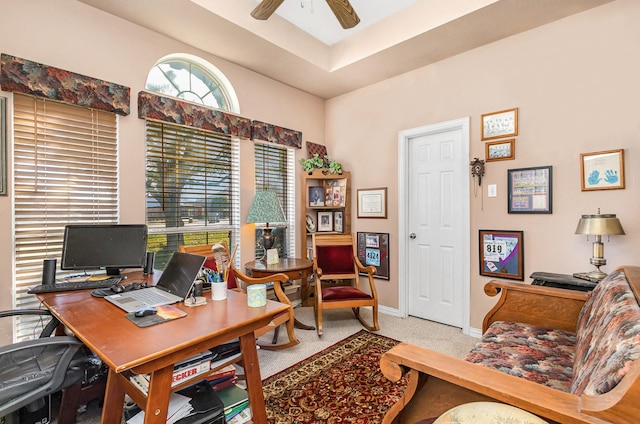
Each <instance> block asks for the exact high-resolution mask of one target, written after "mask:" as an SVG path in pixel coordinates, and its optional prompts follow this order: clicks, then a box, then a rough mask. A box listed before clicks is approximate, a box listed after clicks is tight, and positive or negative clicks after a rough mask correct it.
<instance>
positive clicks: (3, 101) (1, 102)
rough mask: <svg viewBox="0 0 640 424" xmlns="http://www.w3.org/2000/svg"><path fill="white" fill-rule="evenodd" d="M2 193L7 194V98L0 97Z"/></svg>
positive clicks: (0, 179) (0, 172)
mask: <svg viewBox="0 0 640 424" xmlns="http://www.w3.org/2000/svg"><path fill="white" fill-rule="evenodd" d="M0 195H1V196H6V195H7V98H6V97H0Z"/></svg>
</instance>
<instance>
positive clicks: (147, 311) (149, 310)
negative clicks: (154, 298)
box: [133, 306, 158, 317]
mask: <svg viewBox="0 0 640 424" xmlns="http://www.w3.org/2000/svg"><path fill="white" fill-rule="evenodd" d="M156 312H158V310H157V309H156V308H154V307H153V306H145V307H144V308H140V309H136V310H135V311H134V312H133V315H134V316H136V317H146V316H148V315H153V314H155V313H156Z"/></svg>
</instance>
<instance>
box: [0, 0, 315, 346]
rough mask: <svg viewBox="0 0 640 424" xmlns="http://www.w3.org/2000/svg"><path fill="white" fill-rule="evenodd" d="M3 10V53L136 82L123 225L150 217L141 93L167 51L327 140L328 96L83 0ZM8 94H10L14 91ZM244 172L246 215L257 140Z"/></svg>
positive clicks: (249, 253)
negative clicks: (205, 66) (189, 57)
mask: <svg viewBox="0 0 640 424" xmlns="http://www.w3.org/2000/svg"><path fill="white" fill-rule="evenodd" d="M2 15H3V20H2V25H0V40H2V42H1V43H0V51H1V52H2V53H7V54H11V55H14V56H18V57H22V58H25V59H29V60H33V61H36V62H40V63H44V64H47V65H51V66H55V67H59V68H63V69H67V70H70V71H73V72H77V73H80V74H84V75H89V76H92V77H95V78H100V79H104V80H107V81H112V82H116V83H118V84H123V85H125V86H128V87H130V88H131V100H132V101H131V115H129V116H126V117H120V118H119V119H120V121H119V126H120V140H121V142H120V146H121V152H120V159H121V161H122V162H121V163H122V168H121V175H120V184H121V193H122V202H121V216H122V222H123V223H136V222H144V221H145V178H144V172H145V167H144V162H145V155H144V121H143V120H141V119H138V117H137V116H138V110H137V94H138V92H139V91H141V90H142V89H143V88H144V83H145V80H146V76H147V73H148V72H149V70H150V69H151V68H152V67H153V65H154V64H155V62H156V61H157V60H159V59H160V58H162V57H163V56H165V55H168V54H171V53H189V54H193V55H197V56H199V57H201V58H203V59H205V60H208V61H209V62H211V63H212V64H213V65H215V66H216V67H218V68H219V69H220V70H221V71H222V72H223V73H224V74H225V76H226V77H227V78H228V79H229V80H230V82H231V84H232V85H233V87H234V88H235V90H236V94H237V96H238V99H239V103H240V108H241V114H242V115H243V116H246V117H248V118H251V119H257V120H261V121H265V122H269V123H273V124H276V125H281V126H283V127H287V128H292V129H296V130H300V131H302V132H303V135H304V140H312V141H316V142H319V141H322V140H323V139H324V101H322V100H321V99H319V98H317V97H315V96H312V95H309V94H307V93H304V92H302V91H299V90H296V89H293V88H291V87H289V86H287V85H284V84H281V83H278V82H276V81H274V80H272V79H269V78H266V77H263V76H261V75H259V74H256V73H254V72H251V71H249V70H247V69H245V68H242V67H239V66H237V65H234V64H232V63H229V62H227V61H224V60H221V59H220V58H218V57H215V56H212V55H209V54H206V53H204V52H202V51H199V50H197V49H194V48H192V47H189V46H187V45H185V44H182V43H179V42H177V41H175V40H173V39H170V38H167V37H163V36H161V35H158V34H156V33H154V32H151V31H148V30H145V29H143V28H141V27H138V26H136V25H133V24H131V23H129V22H126V21H124V20H121V19H119V18H115V17H113V16H111V15H109V14H106V13H103V12H100V11H98V10H96V9H94V8H91V7H89V6H86V5H84V4H82V3H78V2H76V1H74V0H57V1H55V2H50V1H43V0H26V1H19V2H17V1H2ZM16 34H23V35H21V36H16ZM214 41H215V40H212V42H214ZM1 94H2V95H4V96H5V97H10V96H11V94H10V93H1ZM9 116H11V115H10V114H9ZM9 144H10V143H9ZM303 144H304V143H303ZM303 153H304V154H306V150H305V149H301V150H298V151H297V153H296V154H297V157H298V158H300V157H302V155H303ZM9 175H11V170H9ZM241 178H242V181H241V184H242V198H241V202H242V205H243V206H242V211H241V217H246V215H247V213H248V208H249V206H250V203H251V199H252V197H253V143H252V142H250V141H247V140H243V141H242V142H241ZM9 187H11V182H9ZM11 205H12V199H11V197H10V196H7V197H2V196H0V238H1V239H2V240H4V243H2V247H0V249H2V251H1V254H0V269H3V270H5V272H4V274H3V275H4V277H3V278H1V279H0V309H2V310H4V309H10V308H11V307H12V299H13V291H12V281H11V278H10V275H11V273H10V270H11V269H12V261H13V254H12V246H13V242H12V231H11V228H12V223H11V219H12V218H11V216H12V213H11ZM241 237H242V242H241V244H242V245H244V246H253V241H252V238H253V226H252V225H245V226H243V228H242V231H241ZM252 259H253V250H252V249H251V248H245V249H244V250H243V252H242V257H241V261H242V262H246V261H249V260H252ZM2 321H9V320H2ZM10 324H11V323H10V322H0V326H3V327H0V344H2V339H3V338H4V337H3V336H5V337H7V338H8V337H9V335H10Z"/></svg>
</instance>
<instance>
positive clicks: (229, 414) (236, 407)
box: [216, 384, 251, 424]
mask: <svg viewBox="0 0 640 424" xmlns="http://www.w3.org/2000/svg"><path fill="white" fill-rule="evenodd" d="M216 394H217V395H218V397H219V398H220V400H221V401H222V404H223V405H224V417H225V419H226V420H227V423H228V424H229V423H233V424H241V423H245V422H247V421H249V420H250V419H251V409H250V408H249V393H247V391H246V390H245V389H243V388H242V387H240V386H238V385H237V384H234V385H233V386H230V387H227V388H226V389H222V390H219V391H217V392H216Z"/></svg>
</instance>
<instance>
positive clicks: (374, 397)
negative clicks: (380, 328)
mask: <svg viewBox="0 0 640 424" xmlns="http://www.w3.org/2000/svg"><path fill="white" fill-rule="evenodd" d="M398 343H399V342H398V341H397V340H393V339H390V338H388V337H384V336H380V335H377V334H374V333H370V332H368V331H365V330H361V331H360V332H358V333H356V334H353V335H351V336H349V337H347V338H346V339H344V340H342V341H340V342H338V343H336V344H335V345H333V346H331V347H329V348H327V349H325V350H323V351H322V352H319V353H317V354H315V355H313V356H311V357H309V358H307V359H304V360H302V361H300V362H298V363H297V364H295V365H293V366H291V367H289V368H287V369H285V370H284V371H281V372H280V373H278V374H275V375H273V376H271V377H268V378H266V379H265V380H264V381H263V382H262V390H263V392H264V399H265V404H266V407H267V419H268V422H269V423H273V424H284V423H287V424H298V423H305V424H306V423H314V424H315V423H338V422H339V423H366V424H373V423H380V422H382V418H383V417H384V415H385V413H386V412H387V411H388V410H389V409H390V408H391V407H392V406H393V404H395V403H396V402H397V401H398V400H399V399H400V397H401V396H402V394H403V393H404V391H405V389H406V381H405V379H404V378H403V379H401V380H400V381H399V382H397V383H392V382H391V381H389V380H387V379H386V378H385V376H384V375H382V371H380V357H381V356H382V354H383V353H385V352H386V351H388V350H389V349H391V348H392V347H393V346H395V345H397V344H398Z"/></svg>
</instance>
